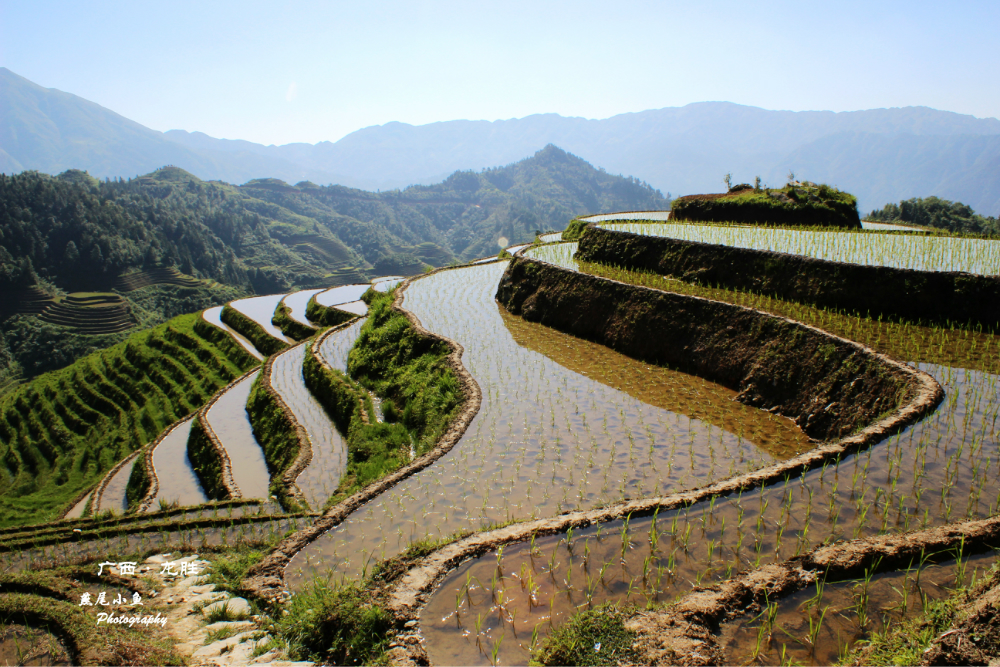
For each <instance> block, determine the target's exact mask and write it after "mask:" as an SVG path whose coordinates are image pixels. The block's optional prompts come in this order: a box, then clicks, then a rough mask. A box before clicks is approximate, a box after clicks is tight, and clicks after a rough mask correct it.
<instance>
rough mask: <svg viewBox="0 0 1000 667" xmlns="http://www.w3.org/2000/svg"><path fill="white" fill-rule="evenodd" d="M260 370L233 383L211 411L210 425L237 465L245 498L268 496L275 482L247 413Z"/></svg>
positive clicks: (236, 474) (235, 475)
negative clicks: (247, 406)
mask: <svg viewBox="0 0 1000 667" xmlns="http://www.w3.org/2000/svg"><path fill="white" fill-rule="evenodd" d="M257 375H258V373H256V372H254V373H251V374H249V375H248V376H247V377H245V378H243V379H242V380H240V381H239V382H236V383H234V384H232V385H230V386H229V388H228V389H227V390H226V392H225V393H224V394H223V395H222V396H220V397H219V400H217V401H216V402H215V405H213V406H212V407H211V408H210V409H209V410H208V412H207V413H206V417H207V418H208V426H210V427H211V428H212V430H213V431H215V433H216V435H218V436H219V440H221V441H222V445H223V446H224V447H225V448H226V453H227V454H229V459H230V460H231V461H232V466H233V480H234V481H235V482H236V485H237V486H238V487H239V488H240V493H241V494H242V495H243V497H244V498H267V497H268V496H269V495H270V494H269V492H268V486H269V485H270V482H271V477H270V474H269V473H268V471H267V462H266V461H265V460H264V450H262V449H261V447H260V443H258V442H257V438H255V437H254V434H253V427H252V426H251V425H250V417H249V416H248V415H247V409H246V405H247V398H248V397H249V396H250V388H251V386H252V385H253V382H254V380H256V379H257Z"/></svg>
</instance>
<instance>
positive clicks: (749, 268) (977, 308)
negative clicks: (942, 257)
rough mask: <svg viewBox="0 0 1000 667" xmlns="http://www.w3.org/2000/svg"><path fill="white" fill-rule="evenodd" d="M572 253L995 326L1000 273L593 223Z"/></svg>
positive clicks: (809, 298) (692, 277)
mask: <svg viewBox="0 0 1000 667" xmlns="http://www.w3.org/2000/svg"><path fill="white" fill-rule="evenodd" d="M576 259H579V260H582V261H586V262H597V263H601V264H608V265H612V266H619V267H621V268H625V269H630V270H635V271H649V272H653V273H657V274H660V275H666V276H672V277H674V278H677V279H679V280H683V281H685V282H691V283H697V284H702V285H718V286H720V287H725V288H728V289H734V290H741V291H752V292H757V293H762V294H766V295H768V296H774V297H778V298H780V299H785V300H788V301H799V302H803V303H809V304H814V305H816V306H821V307H825V308H835V309H843V310H847V311H851V312H857V313H862V314H868V315H871V316H878V315H879V314H881V315H885V316H889V317H902V318H905V319H910V320H923V321H929V322H945V321H952V322H961V323H966V322H969V323H972V324H981V325H983V326H984V327H989V328H996V327H998V325H1000V276H983V275H975V274H970V273H961V272H954V271H915V270H912V269H901V268H894V267H888V266H863V265H861V264H850V263H844V262H831V261H826V260H820V259H814V258H811V257H803V256H800V255H790V254H786V253H779V252H771V251H767V250H752V249H747V248H734V247H730V246H724V245H715V244H709V243H700V242H697V241H685V240H681V239H672V238H665V237H654V236H641V235H638V234H631V233H628V232H621V231H613V230H609V229H603V228H601V227H597V226H596V225H591V226H589V227H587V229H586V231H585V232H584V233H583V234H582V236H581V237H580V240H579V248H578V250H577V254H576Z"/></svg>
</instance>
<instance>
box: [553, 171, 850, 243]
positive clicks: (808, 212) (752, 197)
mask: <svg viewBox="0 0 1000 667" xmlns="http://www.w3.org/2000/svg"><path fill="white" fill-rule="evenodd" d="M670 210H671V215H670V217H671V219H673V220H675V221H676V220H702V221H725V222H735V223H740V224H772V225H790V226H802V225H804V226H812V225H822V226H832V227H848V228H855V229H856V228H860V226H861V218H860V217H859V215H858V202H857V199H856V198H855V197H854V195H851V194H849V193H847V192H841V191H840V190H837V189H836V188H832V187H830V186H828V185H816V184H814V183H802V184H798V185H791V184H789V185H786V186H785V187H783V188H777V189H761V190H755V189H752V188H750V189H746V190H742V191H738V192H731V193H730V194H729V195H722V196H704V195H691V196H688V197H681V198H679V199H676V200H674V202H673V204H672V206H671V209H670ZM563 240H567V239H566V237H565V235H564V236H563Z"/></svg>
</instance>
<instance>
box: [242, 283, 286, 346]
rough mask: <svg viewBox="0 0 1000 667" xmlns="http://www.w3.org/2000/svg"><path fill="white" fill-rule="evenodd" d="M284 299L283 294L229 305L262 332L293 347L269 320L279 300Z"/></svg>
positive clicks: (244, 300) (257, 297) (259, 297)
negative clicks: (258, 326) (260, 328)
mask: <svg viewBox="0 0 1000 667" xmlns="http://www.w3.org/2000/svg"><path fill="white" fill-rule="evenodd" d="M284 298H285V295H284V294H271V295H269V296H255V297H253V298H251V299H240V300H239V301H233V302H232V303H231V304H229V305H231V306H232V307H233V308H235V309H236V310H238V311H240V312H241V313H243V314H244V315H246V316H247V317H249V318H250V319H251V320H253V321H254V322H256V323H257V324H259V325H260V326H261V327H262V328H263V329H264V331H266V332H267V333H269V334H271V335H272V336H274V337H275V338H277V339H278V340H280V341H281V342H283V343H288V344H289V345H294V344H295V341H294V340H292V339H291V338H289V337H288V336H286V335H285V334H283V333H281V329H279V328H278V327H276V326H274V324H272V323H271V318H272V317H274V310H275V309H276V308H277V307H278V304H279V303H281V300H282V299H284Z"/></svg>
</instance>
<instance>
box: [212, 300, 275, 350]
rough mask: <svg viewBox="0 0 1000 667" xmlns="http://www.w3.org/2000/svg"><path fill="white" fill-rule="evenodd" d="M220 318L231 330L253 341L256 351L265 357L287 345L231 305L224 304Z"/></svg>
mask: <svg viewBox="0 0 1000 667" xmlns="http://www.w3.org/2000/svg"><path fill="white" fill-rule="evenodd" d="M220 319H221V320H222V321H223V322H225V323H226V324H228V325H229V326H231V327H232V328H233V331H236V332H237V333H239V334H240V335H242V336H243V337H244V338H246V339H247V340H249V341H250V342H251V343H253V345H254V347H256V348H257V351H258V352H260V353H261V354H263V355H264V356H265V357H269V356H271V355H272V354H276V353H278V352H281V351H282V350H284V349H286V348H287V347H288V344H287V343H284V342H282V341H280V340H278V339H277V338H275V337H274V336H272V335H271V334H269V333H267V332H266V331H264V327H262V326H260V325H259V324H257V323H256V322H254V321H253V320H252V319H250V318H249V317H247V316H246V315H244V314H243V313H241V312H240V311H238V310H236V309H235V308H233V307H232V306H226V307H225V308H223V309H222V315H221V316H220Z"/></svg>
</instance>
